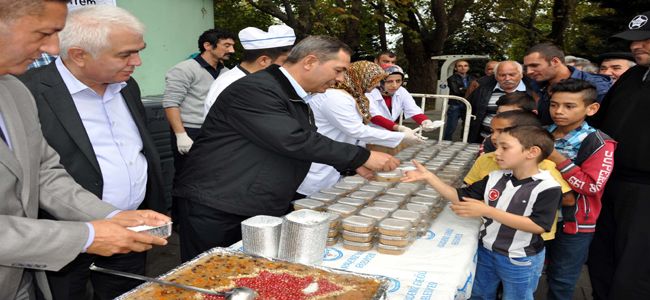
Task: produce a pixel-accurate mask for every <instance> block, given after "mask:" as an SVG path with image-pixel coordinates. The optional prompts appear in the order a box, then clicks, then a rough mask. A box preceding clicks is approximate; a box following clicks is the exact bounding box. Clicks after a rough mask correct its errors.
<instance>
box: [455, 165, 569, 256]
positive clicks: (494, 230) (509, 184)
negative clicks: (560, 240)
mask: <svg viewBox="0 0 650 300" xmlns="http://www.w3.org/2000/svg"><path fill="white" fill-rule="evenodd" d="M458 196H459V197H470V198H474V199H478V200H484V201H485V203H486V204H488V205H490V206H492V207H496V208H497V209H500V210H503V211H506V212H509V213H512V214H515V215H520V216H525V217H528V218H530V219H531V220H532V221H533V222H534V223H535V224H537V225H539V226H540V227H542V228H544V230H545V231H547V232H548V231H550V230H551V227H552V225H553V221H554V219H555V214H556V212H557V210H558V207H559V206H560V201H561V198H562V191H561V189H560V185H559V184H558V183H557V182H556V181H555V179H553V177H552V176H551V175H550V173H549V172H548V171H541V172H540V173H537V174H536V175H534V176H532V177H529V178H525V179H521V180H518V179H516V178H515V177H514V176H512V171H509V170H497V171H493V172H491V173H490V174H489V175H488V176H486V177H485V178H483V179H482V180H480V181H477V182H475V183H474V184H472V185H470V186H468V187H465V188H461V189H459V190H458ZM483 221H484V222H483V225H481V232H480V234H479V239H480V241H481V244H482V245H483V246H484V247H485V248H487V249H489V250H492V251H495V252H497V253H500V254H503V255H506V256H509V257H525V256H531V255H535V254H537V253H539V252H540V251H542V249H544V241H543V240H542V238H541V236H540V235H539V234H534V233H530V232H526V231H522V230H517V229H514V228H512V227H509V226H507V225H503V224H501V223H499V222H496V221H494V220H493V219H490V218H486V217H484V218H483Z"/></svg>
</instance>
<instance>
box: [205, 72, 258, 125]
mask: <svg viewBox="0 0 650 300" xmlns="http://www.w3.org/2000/svg"><path fill="white" fill-rule="evenodd" d="M246 75H248V72H246V71H245V70H243V69H242V68H241V67H240V66H239V65H238V66H236V67H234V68H232V69H230V70H229V71H228V72H226V73H223V74H221V75H220V76H219V77H217V79H215V80H214V82H212V85H210V90H209V91H208V95H207V96H206V97H205V101H203V107H204V109H205V112H204V113H203V117H204V118H205V117H206V116H207V115H208V112H209V111H210V108H211V107H212V105H213V104H214V102H216V101H217V97H219V95H220V94H221V92H223V90H225V89H226V88H227V87H228V86H229V85H230V84H232V83H233V82H235V81H237V80H239V79H240V78H242V77H244V76H246Z"/></svg>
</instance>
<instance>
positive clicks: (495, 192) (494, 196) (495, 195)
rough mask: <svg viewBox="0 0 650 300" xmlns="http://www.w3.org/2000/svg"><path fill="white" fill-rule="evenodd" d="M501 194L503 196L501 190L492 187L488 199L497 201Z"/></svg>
mask: <svg viewBox="0 0 650 300" xmlns="http://www.w3.org/2000/svg"><path fill="white" fill-rule="evenodd" d="M499 196H501V193H499V191H498V190H496V189H491V190H490V191H489V192H488V200H490V201H496V200H497V199H499Z"/></svg>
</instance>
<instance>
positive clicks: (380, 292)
mask: <svg viewBox="0 0 650 300" xmlns="http://www.w3.org/2000/svg"><path fill="white" fill-rule="evenodd" d="M213 254H229V255H242V256H247V257H251V258H263V259H268V260H270V261H281V262H286V263H290V264H297V265H302V264H298V263H292V262H287V261H284V260H280V259H274V258H269V257H264V256H256V255H249V254H246V253H243V252H241V251H236V250H232V249H229V248H221V247H215V248H212V249H210V250H208V251H206V252H203V253H201V254H200V255H198V256H197V257H195V258H194V259H192V260H190V261H187V262H185V263H183V264H181V265H180V266H178V267H176V268H174V269H172V270H169V271H168V272H167V273H165V274H163V275H160V276H158V278H159V279H164V278H165V277H167V276H170V275H173V274H174V273H176V272H178V271H180V270H181V269H184V268H186V267H187V268H189V267H191V266H192V265H193V264H196V263H197V262H198V261H199V260H200V259H202V258H203V257H205V256H210V255H213ZM306 266H307V267H310V268H315V269H319V270H323V271H327V272H330V273H334V274H341V275H354V276H358V277H362V278H368V279H375V280H379V282H380V284H379V288H378V289H377V292H376V293H375V295H374V296H373V297H372V298H371V299H368V300H381V299H386V293H387V291H388V288H389V287H390V281H389V280H387V279H386V278H384V277H383V276H378V275H369V274H361V273H355V272H350V271H346V270H340V269H335V268H328V267H323V266H314V265H306ZM155 284H156V283H152V282H146V283H143V284H141V285H139V286H137V287H135V288H134V289H132V290H130V291H128V292H126V293H124V294H122V295H121V296H119V297H117V298H115V300H126V299H130V298H129V297H132V296H134V295H135V294H136V293H138V292H140V291H142V290H143V289H144V288H146V287H148V286H150V285H155ZM131 299H133V298H131ZM359 300H365V299H359Z"/></svg>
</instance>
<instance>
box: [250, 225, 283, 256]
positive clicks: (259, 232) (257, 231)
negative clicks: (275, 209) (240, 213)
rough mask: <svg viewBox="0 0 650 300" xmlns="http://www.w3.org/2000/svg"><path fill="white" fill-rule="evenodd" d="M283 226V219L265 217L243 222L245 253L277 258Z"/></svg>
mask: <svg viewBox="0 0 650 300" xmlns="http://www.w3.org/2000/svg"><path fill="white" fill-rule="evenodd" d="M281 226H282V218H278V217H271V216H263V215H260V216H255V217H251V218H248V219H246V220H244V221H243V222H241V235H242V242H243V244H244V253H248V254H252V255H259V256H265V257H269V258H277V257H278V245H279V243H280V229H281Z"/></svg>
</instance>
